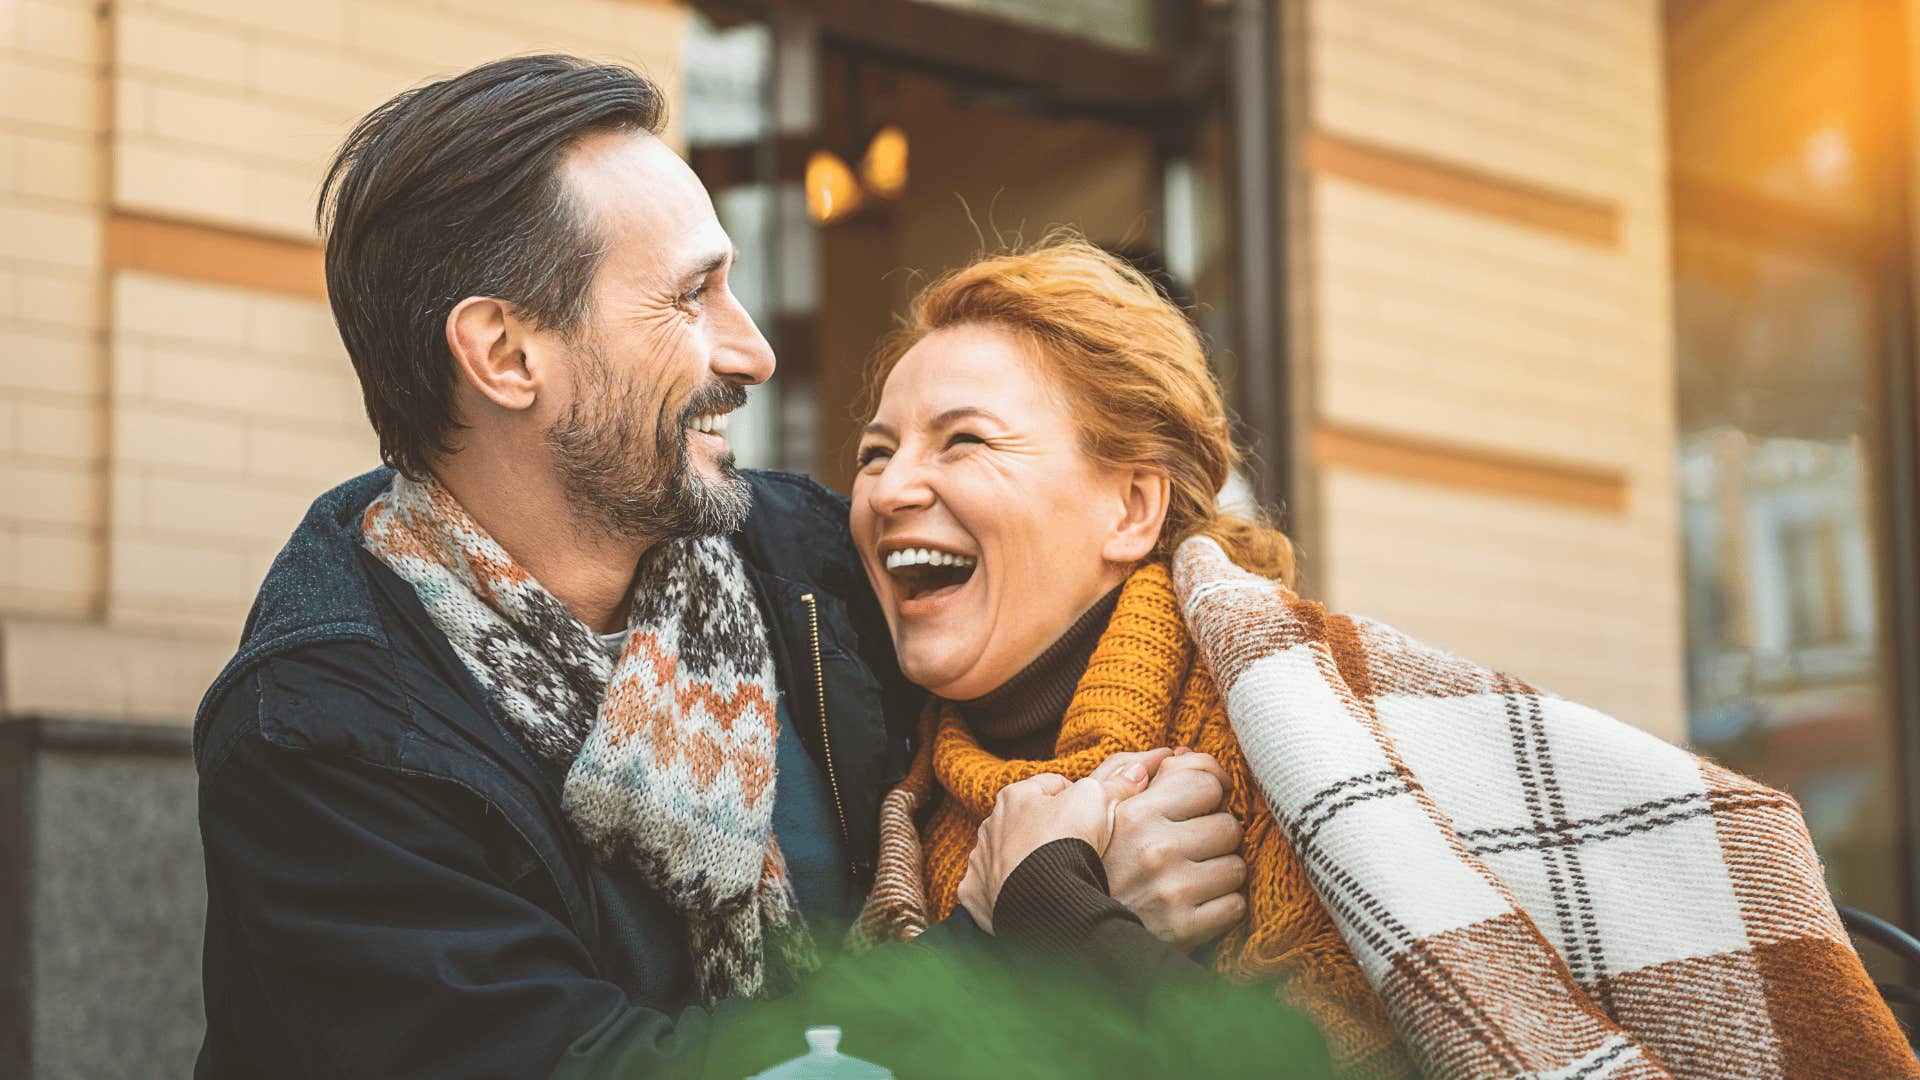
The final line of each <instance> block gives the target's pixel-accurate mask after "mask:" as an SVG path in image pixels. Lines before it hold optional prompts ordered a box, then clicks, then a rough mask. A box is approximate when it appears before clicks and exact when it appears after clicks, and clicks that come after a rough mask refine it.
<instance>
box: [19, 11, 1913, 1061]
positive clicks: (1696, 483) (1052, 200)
mask: <svg viewBox="0 0 1920 1080" xmlns="http://www.w3.org/2000/svg"><path fill="white" fill-rule="evenodd" d="M1909 14H1910V13H1909V12H1907V11H1906V10H1905V9H1904V7H1903V5H1901V4H1895V3H1885V2H1869V0H1858V2H1851V0H1846V2H1842V0H1833V2H1827V0H1820V2H1814V0H1759V2H1734V0H1688V2H1682V0H1671V2H1668V3H1664V4H1663V3H1659V2H1657V0H1621V2H1618V3H1608V4H1588V3H1577V2H1571V0H1450V2H1449V3H1446V4H1431V3H1416V2H1413V0H1282V2H1278V3H1271V4H1268V3H1241V2H1237V0H1231V2H1229V0H1219V2H1203V0H1192V2H1186V0H1074V2H1072V3H1038V2H1033V0H872V2H870V3H865V4H860V3H853V2H851V0H765V2H749V0H698V2H691V3H680V2H669V0H546V2H545V3H541V4H525V3H519V2H509V0H304V2H302V3H299V4H291V3H260V2H250V0H110V2H108V3H105V4H102V3H98V2H97V0H10V2H8V3H6V4H0V347H3V351H0V977H4V978H5V979H6V981H5V982H4V983H0V1074H6V1075H13V1074H15V1072H16V1071H17V1072H22V1073H27V1074H29V1075H45V1076H85V1075H94V1074H101V1075H105V1074H108V1073H117V1074H123V1073H125V1072H127V1071H128V1070H129V1069H130V1068H131V1069H139V1070H140V1071H143V1072H155V1073H160V1074H179V1073H182V1072H184V1071H185V1070H186V1068H187V1067H188V1064H189V1063H190V1061H191V1057H192V1054H193V1050H194V1048H195V1047H196V1046H197V1043H198V1039H199V1034H200V1024H201V1015H200V1005H199V996H198V987H197V981H196V978H197V976H196V973H197V966H198V948H199V938H200V919H201V911H200V905H201V904H202V903H203V895H202V892H201V890H202V889H203V885H202V884H201V881H200V868H199V865H198V862H197V858H198V840H197V833H196V826H195V821H194V799H193V775H192V763H191V757H190V754H189V750H188V745H189V742H188V740H189V728H190V724H191V720H192V716H193V712H194V709H195V706H196V704H197V702H198V699H199V695H200V694H201V692H202V691H203V690H204V688H205V686H206V685H207V683H208V682H209V681H210V680H211V678H212V676H213V674H214V673H215V672H216V671H217V670H218V669H219V667H220V666H221V665H222V663H223V662H224V661H225V659H226V658H227V656H228V655H229V653H230V651H231V649H232V646H233V643H234V641H235V640H236V638H237V635H238V631H239V627H240V624H241V622H242V620H243V619H244V617H245V614H246V609H247V605H248V603H249V601H250V599H251V596H252V593H253V591H254V589H255V587H256V586H257V585H258V583H259V581H260V579H261V577H262V576H263V575H264V573H265V570H266V567H267V565H268V562H269V561H270V560H271V559H272V557H273V555H274V553H275V552H276V551H277V550H278V548H279V545H280V543H281V542H282V541H283V540H284V538H285V536H286V534H287V533H288V531H289V530H290V529H291V528H292V526H293V524H294V523H295V522H296V521H297V520H298V518H299V516H300V515H301V513H302V512H303V510H304V509H305V507H306V505H307V503H308V502H309V501H310V500H311V499H312V498H313V496H314V495H316V494H317V493H318V492H319V491H321V490H322V489H324V488H325V487H327V486H329V485H330V484H332V483H333V482H336V481H338V480H341V479H344V478H346V477H348V476H351V475H354V474H356V473H358V472H360V471H363V470H364V469H366V468H369V467H371V466H372V465H374V464H376V463H377V452H376V447H375V443H374V440H373V436H372V433H371V431H370V429H369V427H368V425H367V422H366V419H365V415H364V412H363V411H362V409H361V405H360V400H359V395H358V387H357V384H356V383H355V381H354V378H353V373H352V370H351V368H350V366H349V365H348V362H347V360H346V357H345V356H344V354H343V352H342V350H341V346H340V342H339V338H338V335H337V334H336V333H335V331H334V328H333V325H332V321H331V318H330V314H329V311H328V308H327V304H326V300H325V293H324V284H323V282H322V278H321V273H320V259H319V247H318V243H317V240H316V238H315V235H314V227H313V217H314V212H313V211H314V208H313V200H314V197H315V194H316V191H317V188H318V183H319V179H320V176H321V173H322V170H323V168H324V165H325V162H326V160H327V158H328V156H329V154H330V153H331V151H332V150H333V148H334V147H335V146H336V145H337V143H338V142H339V140H340V139H341V138H342V137H343V136H344V134H345V133H346V131H347V129H348V128H349V127H350V125H351V124H352V123H353V121H354V120H355V119H356V118H357V117H359V116H360V115H361V114H363V113H364V112H366V111H367V110H369V109H371V108H372V107H374V106H375V105H377V104H379V103H380V102H381V101H383V100H385V99H386V98H387V97H389V96H391V95H392V94H394V93H396V92H398V91H399V90H402V89H404V88H406V87H408V86H412V85H415V84H416V83H418V82H421V81H423V80H426V79H430V78H432V77H435V76H438V75H444V74H449V73H452V72H455V71H458V70H461V69H463V68H466V67H468V66H471V65H473V64H475V63H478V62H481V61H484V60H486V59H490V58H493V57H497V56H501V55H506V54H511V53H520V52H529V51H538V50H546V49H554V50H561V51H569V52H578V53H581V54H583V55H589V56H594V57H601V58H608V59H615V60H620V61H624V62H627V63H631V64H633V65H635V66H637V67H640V68H641V69H643V70H645V71H646V72H647V73H648V74H650V75H652V76H653V77H654V78H656V79H657V80H659V81H660V82H661V83H662V84H663V85H664V86H665V87H667V88H668V91H669V94H670V96H671V99H672V104H671V108H670V114H671V116H672V120H671V124H670V128H669V131H668V133H667V137H668V138H669V139H670V140H671V141H673V142H674V144H675V145H676V146H677V147H679V148H681V149H682V150H683V151H684V152H685V153H686V155H687V157H688V159H689V161H691V162H692V163H693V165H694V167H695V169H696V170H697V171H698V172H699V173H700V175H701V176H702V178H703V179H704V180H705V181H706V182H707V184H708V186H709V188H710V190H712V191H713V193H714V197H715V203H716V208H717V209H718V211H719V213H720V216H721V219H722V221H723V222H724V223H725V224H726V225H727V227H728V229H729V231H730V232H731V233H732V234H733V236H734V238H735V241H736V243H737V244H738V245H739V246H740V247H741V249H742V252H743V256H744V258H743V261H742V263H741V266H740V270H739V272H738V274H737V275H736V278H735V284H736V288H737V290H738V291H739V292H740V293H741V294H742V296H743V299H744V300H745V301H746V303H747V305H748V307H749V309H750V310H751V311H753V313H754V315H755V317H756V319H757V320H758V321H759V322H760V324H761V326H762V327H763V329H765V330H766V331H767V332H768V335H769V337H770V338H771V339H772V340H773V342H774V344H775V348H776V352H777V354H778V356H779V358H780V363H781V367H780V371H779V373H778V374H777V375H776V377H775V380H774V381H773V383H771V384H769V386H768V387H766V388H764V389H762V390H760V391H757V392H756V393H755V395H754V400H753V403H752V404H751V405H750V406H749V407H748V409H747V411H746V412H745V414H743V416H742V417H741V419H740V420H739V422H737V423H736V424H735V426H734V432H733V433H734V435H735V436H736V437H735V442H736V445H737V450H738V452H739V454H740V457H741V458H742V461H743V463H745V464H756V465H768V466H777V467H782V468H793V469H800V470H804V471H808V472H812V473H815V474H816V475H819V476H821V477H823V478H824V479H826V480H827V481H828V482H830V483H835V484H844V481H845V478H846V477H847V475H848V474H849V471H850V463H849V462H848V460H847V456H848V454H849V452H850V447H849V446H848V443H847V440H848V435H849V433H850V431H851V430H852V424H853V417H854V412H855V409H856V407H857V399H858V395H859V391H860V389H861V385H862V383H861V378H862V374H861V373H862V369H863V367H864V359H865V357H866V354H867V351H868V350H869V349H870V347H871V345H872V343H873V342H874V341H875V339H876V338H877V337H878V336H879V334H881V333H883V332H884V331H885V330H886V329H887V327H888V326H889V325H890V322H891V319H892V317H893V315H894V314H895V313H896V312H897V311H898V310H899V309H900V306H901V305H902V304H903V303H904V300H905V298H906V296H907V295H909V294H910V292H911V290H912V288H913V286H914V284H915V283H916V282H917V281H918V280H920V279H921V276H923V275H925V274H928V273H936V272H938V271H939V270H941V269H943V268H946V267H950V266H952V265H954V264H955V263H957V262H959V261H960V260H963V259H965V258H967V257H968V256H969V255H970V254H972V253H974V252H975V251H977V250H980V249H981V248H983V247H992V246H996V245H998V244H1001V243H1004V242H1006V241H1008V240H1010V239H1012V238H1014V237H1015V236H1022V237H1025V238H1027V239H1031V238H1033V237H1035V236H1037V235H1038V234H1039V233H1040V232H1041V231H1043V230H1044V229H1045V228H1046V227H1048V226H1050V225H1053V224H1071V225H1074V226H1076V227H1078V228H1079V229H1081V230H1082V231H1083V232H1085V233H1086V234H1087V235H1088V236H1089V238H1090V239H1093V240H1094V241H1096V242H1099V243H1102V244H1105V245H1108V246H1109V247H1111V248H1113V249H1114V250H1116V251H1120V252H1122V253H1124V254H1126V255H1128V256H1129V257H1130V258H1133V259H1135V261H1136V262H1137V263H1138V264H1140V265H1142V266H1143V267H1146V268H1149V269H1150V270H1152V271H1153V272H1154V273H1155V274H1156V275H1158V276H1159V277H1160V278H1161V280H1163V282H1164V283H1165V284H1166V286H1167V287H1168V288H1169V290H1170V291H1171V292H1172V293H1173V294H1174V295H1175V296H1177V297H1179V298H1180V299H1182V300H1183V302H1186V303H1188V304H1190V305H1191V306H1192V309H1193V311H1194V313H1195V318H1196V320H1197V321H1198V322H1199V324H1200V325H1201V327H1202V328H1203V330H1205V331H1206V333H1207V335H1208V337H1209V340H1210V341H1211V343H1212V344H1213V346H1214V348H1215V354H1216V358H1217V362H1218V366H1219V369H1220V371H1221V374H1222V378H1223V381H1224V382H1225V384H1226V385H1227V386H1228V388H1229V391H1230V396H1231V397H1232V399H1233V402H1234V405H1235V408H1236V410H1237V412H1238V413H1239V415H1240V416H1241V418H1242V420H1243V421H1244V424H1245V431H1244V433H1245V437H1246V441H1247V442H1248V444H1249V445H1250V446H1251V447H1252V448H1253V449H1254V450H1255V452H1256V455H1257V459H1256V464H1255V467H1254V468H1253V469H1252V470H1251V471H1250V473H1249V475H1248V477H1247V478H1246V479H1247V483H1248V487H1249V490H1250V491H1251V492H1252V493H1253V494H1254V495H1255V497H1258V498H1260V499H1262V500H1264V501H1268V502H1270V503H1277V504H1279V505H1280V506H1281V507H1282V509H1283V516H1284V520H1285V523H1286V525H1287V528H1288V530H1289V532H1291V533H1292V534H1293V535H1294V537H1295V538H1296V541H1297V543H1298V545H1299V547H1300V549H1301V552H1302V556H1303V576H1304V580H1303V591H1305V592H1307V593H1309V594H1311V595H1314V596H1316V597H1318V598H1321V599H1324V600H1325V601H1326V602H1328V603H1329V604H1330V605H1332V606H1336V607H1340V608H1345V609H1349V610H1354V611H1360V612H1365V613H1367V614H1369V615H1372V616H1375V617H1378V618H1381V619H1384V620H1385V621H1387V622H1390V623H1393V624H1395V625H1397V626H1400V627H1402V628H1403V629H1406V630H1408V631H1409V632H1411V633H1414V634H1416V635H1417V636H1420V637H1422V638H1424V639H1426V640H1428V641H1430V642H1432V643H1434V644H1437V645H1440V646H1443V647H1446V648H1449V649H1452V650H1455V651H1458V652H1462V653H1465V654H1467V655H1470V656H1473V657H1474V658H1476V659H1479V660H1482V661H1485V662H1488V663H1492V664H1495V665H1497V666H1500V667H1503V668H1505V669H1508V670H1510V671H1512V672H1514V673H1515V674H1518V675H1520V676H1522V677H1524V678H1526V679H1528V680H1530V681H1533V682H1535V683H1537V684H1539V685H1542V686H1545V687H1549V688H1552V689H1554V690H1556V691H1558V692H1560V693H1563V694H1566V695H1568V696H1570V697H1574V698H1577V699H1580V700H1582V701H1585V702H1588V703H1590V704H1592V705H1594V706H1596V707H1598V708H1601V709H1603V710H1605V711H1607V712H1610V713H1612V714H1614V715H1616V716H1619V717H1620V718H1621V719H1623V720H1626V721H1627V722H1629V723H1632V724H1635V725H1637V726H1640V727H1643V728H1645V729H1647V730H1649V731H1651V732H1653V733H1655V734H1657V735H1660V736H1661V737H1663V738H1667V739H1671V740H1674V741H1690V742H1692V743H1693V744H1694V745H1696V746H1699V747H1700V748H1702V749H1703V750H1706V751H1708V752H1711V753H1714V754H1716V755H1718V756H1721V757H1722V758H1724V759H1725V760H1727V761H1728V762H1729V763H1730V764H1732V765H1734V766H1735V767H1738V768H1743V769H1746V770H1749V771H1753V772H1756V773H1758V774H1760V775H1762V776H1763V777H1766V778H1767V779H1769V780H1770V781H1773V782H1776V783H1780V784H1783V785H1785V786H1788V787H1789V788H1790V789H1792V790H1794V791H1795V793H1796V794H1797V795H1798V796H1799V797H1800V798H1801V799H1802V802H1803V804H1804V805H1805V807H1806V809H1807V812H1808V817H1809V820H1810V822H1811V823H1812V824H1813V827H1814V831H1815V834H1816V837H1817V839H1818V840H1819V841H1820V843H1821V846H1822V850H1823V852H1824V853H1825V855H1826V857H1827V859H1828V862H1829V865H1830V870H1831V877H1832V879H1833V881H1834V883H1835V887H1836V889H1837V890H1839V892H1840V895H1841V899H1842V900H1843V901H1845V902H1850V903H1856V904H1858V905H1859V906H1862V907H1866V908H1869V909H1871V910H1874V911H1877V912H1879V913H1881V914H1884V915H1886V916H1888V917H1890V918H1893V919H1895V920H1896V921H1899V922H1903V923H1906V924H1908V925H1912V923H1913V921H1914V920H1913V917H1912V916H1913V912H1912V908H1911V903H1912V900H1911V897H1912V892H1913V890H1912V888H1911V874H1912V872H1913V871H1912V865H1913V861H1914V860H1913V859H1912V857H1911V852H1912V841H1911V838H1912V837H1913V835H1914V830H1913V827H1912V817H1913V814H1914V810H1913V808H1912V806H1911V805H1910V803H1911V799H1910V796H1909V795H1908V792H1909V789H1910V788H1911V786H1912V778H1913V772H1912V767H1911V766H1910V765H1909V764H1908V755H1910V754H1912V752H1913V748H1914V743H1915V738H1914V736H1915V734H1917V733H1920V727H1917V726H1916V722H1915V720H1914V719H1913V717H1914V710H1915V708H1916V699H1917V698H1920V688H1917V687H1916V685H1915V683H1916V679H1915V675H1914V668H1915V664H1916V660H1915V657H1916V655H1917V654H1916V638H1915V630H1916V627H1915V620H1916V618H1917V616H1916V610H1920V584H1916V562H1917V560H1916V556H1920V541H1916V538H1915V527H1916V521H1917V520H1920V519H1917V518H1916V509H1915V490H1916V483H1915V476H1916V467H1917V466H1920V457H1916V453H1915V449H1914V438H1913V435H1914V420H1915V413H1916V411H1920V393H1917V392H1916V390H1915V383H1916V381H1920V380H1916V378H1915V373H1916V363H1915V359H1914V357H1915V351H1914V345H1913V334H1912V329H1913V318H1912V315H1913V309H1914V295H1913V282H1914V272H1913V266H1914V263H1913V252H1914V246H1915V245H1914V236H1913V230H1912V225H1911V221H1912V213H1911V209H1912V205H1913V199H1914V194H1915V189H1914V186H1913V183H1914V181H1913V177H1914V171H1913V169H1912V168H1911V163H1912V161H1913V158H1914V156H1915V150H1916V146H1920V142H1917V141H1916V137H1915V134H1914V131H1915V129H1914V126H1913V124H1912V122H1911V114H1912V110H1911V107H1910V103H1911V99H1912V92H1911V90H1910V87H1909V74H1908V73H1909V68H1910V67H1911V64H1910V58H1911V57H1912V56H1913V55H1914V52H1915V47H1914V43H1915V42H1916V41H1920V38H1916V37H1915V36H1914V33H1915V30H1914V27H1915V25H1916V24H1920V20H1915V19H1912V18H1909V17H1908V16H1909ZM15 1066H19V1068H18V1069H16V1068H15Z"/></svg>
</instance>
